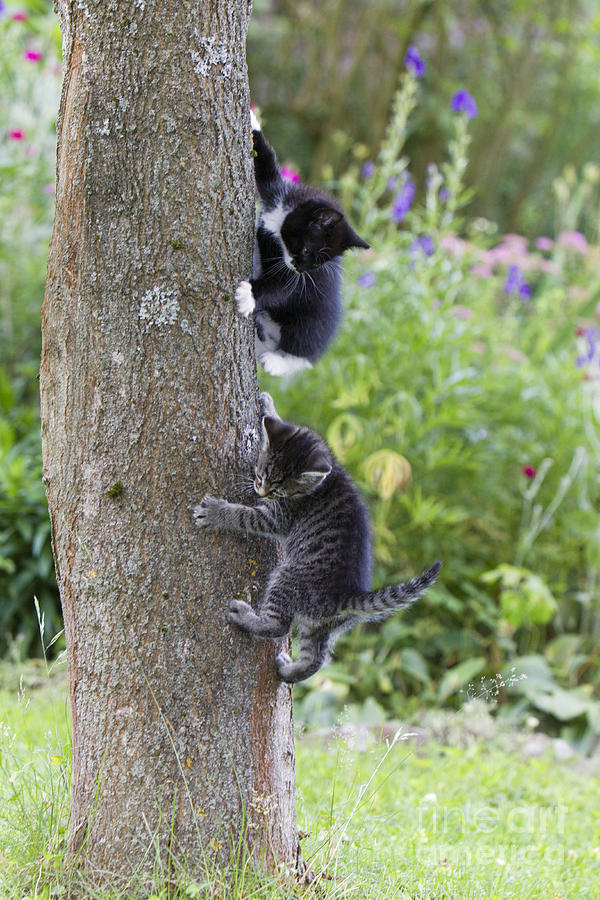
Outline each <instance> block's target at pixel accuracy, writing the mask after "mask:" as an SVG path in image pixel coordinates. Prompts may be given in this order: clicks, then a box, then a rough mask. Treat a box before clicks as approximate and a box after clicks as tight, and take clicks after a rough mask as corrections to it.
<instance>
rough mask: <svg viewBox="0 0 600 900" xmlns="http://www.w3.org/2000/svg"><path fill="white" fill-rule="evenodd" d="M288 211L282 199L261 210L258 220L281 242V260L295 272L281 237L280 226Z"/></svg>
mask: <svg viewBox="0 0 600 900" xmlns="http://www.w3.org/2000/svg"><path fill="white" fill-rule="evenodd" d="M288 213H289V209H287V208H286V207H285V205H284V201H283V200H280V201H279V203H278V204H277V206H274V207H273V209H267V210H263V212H262V214H261V217H260V222H261V225H262V226H263V228H266V230H267V231H270V232H271V234H272V235H273V237H275V238H277V240H278V241H279V243H280V244H281V253H282V256H283V261H284V263H285V264H286V266H287V267H288V269H291V270H292V272H295V271H296V269H295V267H294V263H293V261H292V257H291V255H290V252H289V250H288V248H287V247H286V246H285V242H284V240H283V238H282V237H281V226H282V225H283V222H284V220H285V217H286V216H287V214H288Z"/></svg>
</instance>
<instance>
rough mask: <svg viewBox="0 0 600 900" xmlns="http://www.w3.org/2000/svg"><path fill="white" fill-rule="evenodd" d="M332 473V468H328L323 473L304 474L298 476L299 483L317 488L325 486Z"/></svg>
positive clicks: (318, 471) (319, 471)
mask: <svg viewBox="0 0 600 900" xmlns="http://www.w3.org/2000/svg"><path fill="white" fill-rule="evenodd" d="M330 472H331V466H328V467H327V469H324V470H323V471H321V470H317V471H311V472H302V473H301V474H300V475H298V482H299V483H300V484H306V485H308V486H310V487H313V488H316V487H318V486H319V485H320V484H323V482H324V481H325V479H326V478H327V476H328V475H329V473H330Z"/></svg>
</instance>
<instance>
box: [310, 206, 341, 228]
mask: <svg viewBox="0 0 600 900" xmlns="http://www.w3.org/2000/svg"><path fill="white" fill-rule="evenodd" d="M343 218H344V214H343V213H341V212H340V211H339V209H333V207H326V208H324V209H318V210H317V211H316V212H315V214H314V215H313V217H312V224H314V225H318V226H319V228H322V229H323V230H324V231H331V229H332V228H335V226H336V225H338V224H339V223H340V222H341V221H342V219H343Z"/></svg>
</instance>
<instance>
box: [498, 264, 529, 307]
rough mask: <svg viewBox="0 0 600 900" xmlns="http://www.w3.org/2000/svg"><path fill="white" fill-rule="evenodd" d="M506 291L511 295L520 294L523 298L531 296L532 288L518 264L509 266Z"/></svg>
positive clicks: (505, 285)
mask: <svg viewBox="0 0 600 900" xmlns="http://www.w3.org/2000/svg"><path fill="white" fill-rule="evenodd" d="M503 290H504V293H505V294H507V295H508V296H510V295H511V294H518V295H519V297H521V299H522V300H529V299H530V298H531V288H530V287H529V285H528V284H527V282H526V281H525V279H524V278H523V273H522V272H521V270H520V268H519V267H518V266H515V265H512V266H509V269H508V275H507V277H506V281H505V282H504V286H503Z"/></svg>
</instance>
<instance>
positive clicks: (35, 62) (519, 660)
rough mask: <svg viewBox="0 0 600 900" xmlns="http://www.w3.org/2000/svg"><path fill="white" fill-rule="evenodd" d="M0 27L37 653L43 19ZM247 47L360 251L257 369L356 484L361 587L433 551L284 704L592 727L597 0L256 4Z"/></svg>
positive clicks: (270, 99) (12, 641)
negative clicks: (364, 542)
mask: <svg viewBox="0 0 600 900" xmlns="http://www.w3.org/2000/svg"><path fill="white" fill-rule="evenodd" d="M0 35H1V36H2V55H1V58H0V85H1V87H0V91H1V94H2V98H3V102H2V106H1V108H0V173H1V180H2V190H1V194H0V219H1V226H2V227H1V232H0V653H3V654H8V655H12V656H13V657H14V656H17V657H18V656H24V655H26V654H29V653H35V652H39V649H40V648H39V640H38V639H37V638H36V635H37V628H38V623H37V620H36V616H35V612H34V605H33V597H34V595H35V596H37V598H38V600H39V605H40V609H41V610H42V612H43V614H44V621H45V626H46V629H47V638H48V640H49V639H50V637H51V636H52V635H53V634H54V633H55V632H56V631H57V630H58V629H59V628H60V615H59V605H58V598H57V593H56V585H55V582H54V577H53V572H52V561H51V549H50V540H49V527H48V519H47V511H46V508H45V501H44V492H43V487H42V485H41V481H40V474H41V462H40V447H39V411H38V399H37V380H36V373H37V367H38V362H39V350H40V305H41V301H42V297H43V285H44V275H45V259H46V255H47V248H48V241H49V237H50V232H51V225H52V211H53V183H54V165H55V159H54V143H55V118H56V113H57V108H58V96H59V89H60V65H59V52H60V34H59V31H58V27H57V24H56V20H55V17H54V15H53V13H52V11H51V7H50V3H48V2H46V0H24V2H22V3H19V4H16V3H8V2H6V3H5V2H3V0H0ZM407 54H408V55H407ZM416 60H418V61H419V64H417V62H416ZM248 62H249V68H250V82H251V92H252V97H253V102H254V103H255V104H256V105H257V106H258V107H259V109H260V112H261V117H262V121H263V127H264V129H265V132H266V134H267V136H268V137H269V139H270V140H271V142H272V143H273V144H274V146H275V148H276V150H277V152H278V155H279V158H280V160H281V162H282V163H285V164H286V165H287V166H288V167H290V168H293V169H294V170H296V171H297V172H299V173H300V175H301V177H302V178H305V179H306V180H310V181H312V182H313V183H318V184H321V185H325V186H326V187H327V188H328V189H329V190H330V191H332V192H335V193H336V194H337V195H338V196H339V197H340V199H341V200H342V202H343V203H344V205H345V207H346V209H347V210H348V212H349V214H350V217H351V218H352V220H353V224H355V225H356V227H357V229H358V230H359V232H360V233H361V234H362V235H363V236H364V237H365V238H367V239H368V240H369V241H370V242H371V243H372V246H373V248H374V249H373V250H372V251H369V252H368V253H361V254H355V255H354V256H352V257H351V258H350V259H348V260H347V262H346V266H345V269H346V276H345V289H344V302H345V307H346V314H345V319H344V324H343V327H342V331H341V334H340V336H339V339H338V340H337V342H336V343H335V345H334V347H333V348H332V349H331V350H330V351H329V352H328V354H327V355H326V356H325V357H324V359H323V360H322V361H321V362H320V363H319V365H318V366H317V367H316V368H315V369H314V370H312V371H310V372H307V373H303V374H302V375H301V376H298V377H292V378H289V379H278V380H275V379H270V378H268V377H267V376H264V375H261V386H263V387H265V388H267V389H268V390H270V391H271V392H272V393H273V394H274V396H275V399H276V401H277V403H278V405H279V407H280V408H281V410H282V412H283V413H284V414H285V415H286V416H289V418H291V419H294V420H296V421H299V422H303V423H306V424H310V425H311V427H314V428H315V429H316V430H318V431H320V432H321V433H322V434H324V435H326V436H327V438H328V440H329V442H330V443H331V445H332V447H333V449H334V451H335V452H336V454H337V455H338V457H339V458H340V460H341V462H342V463H343V464H344V465H345V466H346V467H347V468H348V469H349V470H350V472H351V473H352V475H353V476H354V478H355V479H356V480H357V481H358V483H359V485H360V487H361V489H362V490H363V491H364V493H365V495H366V497H367V499H368V502H369V505H370V508H371V511H372V514H373V521H374V529H375V537H376V583H377V584H382V583H385V582H393V581H397V580H402V579H405V578H406V577H407V576H409V575H411V574H413V573H415V572H416V571H417V570H418V569H420V568H421V567H422V566H424V565H426V564H429V563H430V562H432V561H433V560H434V559H436V558H442V559H443V560H444V562H445V566H444V569H443V571H442V576H441V579H440V583H439V585H438V586H437V587H436V588H435V589H434V590H432V591H431V592H429V593H428V595H427V596H426V597H425V598H424V599H423V600H422V601H421V602H420V603H419V604H418V606H417V607H415V609H413V610H412V611H411V612H410V613H409V614H407V615H405V616H403V617H400V616H398V617H395V618H394V619H392V620H390V621H388V622H387V623H386V624H385V625H383V627H381V628H378V629H372V630H370V629H363V630H361V631H358V630H357V631H355V632H353V633H352V634H350V635H349V636H348V637H346V638H345V639H344V642H343V643H341V644H340V645H339V647H338V652H337V658H336V660H335V661H334V662H333V664H332V665H330V666H328V667H327V668H326V669H324V670H323V671H322V672H320V673H318V674H317V675H316V676H315V677H314V678H313V679H311V680H310V681H309V682H308V683H307V684H305V685H301V686H299V687H298V689H297V693H296V699H297V713H298V717H299V718H300V719H301V720H303V721H306V722H307V723H310V724H319V723H322V724H330V723H331V722H332V721H334V720H335V719H336V717H337V716H338V715H339V713H340V711H341V710H342V709H345V710H346V715H348V716H350V717H353V718H355V719H359V720H362V721H377V720H381V719H382V718H383V717H384V716H410V715H412V714H413V713H414V712H415V711H416V709H417V708H418V707H419V706H422V705H424V704H426V705H435V704H438V705H460V704H461V703H463V702H464V700H465V699H466V698H467V697H470V696H480V697H483V698H485V699H486V700H487V701H488V702H489V703H490V704H492V705H494V706H497V708H498V711H499V714H501V715H504V714H510V715H517V716H519V715H521V716H527V715H531V714H535V715H536V716H537V717H539V718H540V720H541V721H542V723H543V725H544V726H545V727H546V728H548V729H550V730H553V731H555V732H556V733H561V734H562V735H563V736H564V737H566V738H568V739H569V740H571V741H573V742H575V743H577V744H578V745H579V746H580V747H581V748H582V749H584V750H589V749H592V748H593V747H594V746H595V745H596V744H597V743H598V740H599V736H600V692H599V683H600V661H599V658H598V647H599V637H600V580H599V573H600V521H599V519H598V500H599V494H600V484H599V474H600V466H599V453H598V451H599V449H600V430H599V419H600V306H599V304H600V247H599V234H598V222H599V215H598V214H599V205H600V204H599V182H600V166H599V165H598V158H597V146H598V130H599V127H600V125H599V123H600V112H599V110H600V102H599V101H600V81H599V80H598V78H597V71H598V66H599V64H600V11H599V10H598V6H597V3H596V2H594V0H569V2H566V0H564V2H561V0H548V2H546V3H544V4H539V3H536V2H531V0H502V2H494V3H491V2H486V0H459V2H456V3H453V4H440V3H433V2H432V0H421V2H416V0H412V2H410V3H409V2H393V0H373V2H370V3H368V4H365V3H362V2H358V0H337V2H334V0H327V2H322V0H320V2H317V0H306V2H294V3H291V2H286V0H272V2H269V0H255V3H254V14H253V18H252V21H251V28H250V34H249V39H248ZM475 104H476V108H475Z"/></svg>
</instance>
